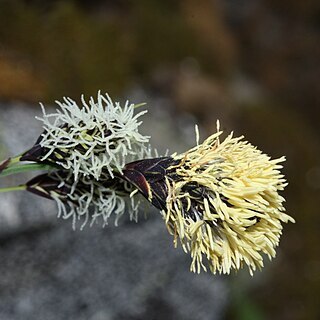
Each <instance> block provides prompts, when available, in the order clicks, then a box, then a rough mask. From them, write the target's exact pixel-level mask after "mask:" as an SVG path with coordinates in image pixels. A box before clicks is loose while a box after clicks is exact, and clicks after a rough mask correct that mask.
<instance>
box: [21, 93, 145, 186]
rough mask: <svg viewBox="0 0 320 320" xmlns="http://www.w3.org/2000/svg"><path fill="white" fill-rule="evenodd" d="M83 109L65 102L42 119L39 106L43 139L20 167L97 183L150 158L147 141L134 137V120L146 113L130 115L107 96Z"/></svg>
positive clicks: (137, 123) (130, 107)
mask: <svg viewBox="0 0 320 320" xmlns="http://www.w3.org/2000/svg"><path fill="white" fill-rule="evenodd" d="M81 102H82V105H80V106H79V105H78V104H77V103H76V102H75V101H73V100H72V99H70V98H64V100H63V102H59V101H56V103H57V104H58V105H59V107H60V108H58V109H56V112H55V113H50V114H47V113H46V111H45V108H44V106H43V105H42V104H41V107H42V111H43V117H42V118H40V117H38V118H37V119H38V120H40V121H42V123H43V130H44V131H43V133H42V134H41V136H40V137H39V139H38V140H37V142H36V144H35V145H34V146H33V148H31V149H30V150H28V151H27V152H26V153H25V154H24V155H23V156H22V157H21V160H22V161H37V162H43V163H49V164H54V165H56V166H59V167H62V168H63V169H65V170H69V171H72V173H73V176H74V179H75V181H76V180H77V179H78V176H79V175H84V176H92V177H94V178H95V179H96V180H99V179H100V176H101V173H102V172H103V171H105V170H104V169H106V170H107V172H108V175H109V176H111V177H113V176H114V172H115V171H116V172H121V170H122V168H123V167H124V165H125V163H126V162H129V161H133V160H134V159H141V158H144V157H147V156H149V155H150V149H149V147H148V146H147V143H148V141H149V136H144V135H142V134H141V133H139V131H138V128H139V126H140V124H141V123H142V121H139V117H141V116H142V115H143V114H145V113H146V112H147V111H141V112H139V113H137V114H134V111H135V105H134V104H130V103H129V102H128V101H127V102H126V104H125V105H124V106H123V107H122V106H120V104H119V103H118V102H113V101H112V100H111V98H110V97H109V96H108V95H102V94H101V93H100V92H98V97H97V100H96V101H95V100H94V99H93V97H91V99H90V100H89V102H88V103H87V102H86V101H85V99H84V97H83V96H82V97H81Z"/></svg>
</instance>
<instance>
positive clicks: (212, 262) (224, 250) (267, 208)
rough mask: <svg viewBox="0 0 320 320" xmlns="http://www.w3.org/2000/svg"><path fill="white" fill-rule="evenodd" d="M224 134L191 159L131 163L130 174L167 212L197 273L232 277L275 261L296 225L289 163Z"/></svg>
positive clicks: (201, 146)
mask: <svg viewBox="0 0 320 320" xmlns="http://www.w3.org/2000/svg"><path fill="white" fill-rule="evenodd" d="M221 134H222V131H220V130H219V127H218V132H217V133H215V134H213V135H212V136H210V137H209V138H207V139H206V140H205V141H204V142H203V143H202V144H198V145H197V146H196V147H194V148H192V149H191V150H188V151H186V152H185V153H183V154H178V155H177V154H174V155H172V156H171V157H162V158H157V159H152V160H142V161H136V162H133V163H131V164H127V166H126V167H125V169H124V176H125V177H126V179H127V180H128V181H131V182H132V183H133V184H134V185H135V186H136V187H137V188H138V189H139V191H140V192H141V193H142V194H143V195H144V196H145V197H146V198H147V199H148V200H149V201H150V202H151V203H153V204H154V205H155V206H156V207H158V208H159V209H160V210H161V211H162V214H163V218H164V221H165V223H166V226H167V228H168V231H169V233H170V234H172V235H173V236H174V244H175V245H177V244H178V242H180V243H181V245H182V248H183V250H184V251H185V252H189V253H190V254H191V258H192V262H191V268H190V269H191V271H193V272H197V273H199V272H200V270H201V269H204V270H205V271H207V268H208V267H209V269H210V270H211V271H212V272H213V273H217V272H218V273H224V274H229V273H230V271H231V270H232V269H235V270H238V269H240V268H242V267H243V266H244V265H247V266H248V268H249V271H250V273H251V274H252V273H253V271H255V270H256V269H257V268H258V269H260V268H261V267H263V254H265V255H267V256H268V257H269V258H270V259H271V258H273V257H275V255H276V251H275V248H276V247H277V246H278V244H279V239H280V235H281V233H282V223H283V222H284V223H287V222H289V221H290V222H294V219H293V218H292V217H290V216H289V215H287V214H286V213H285V212H284V211H285V209H284V207H283V202H284V198H283V197H282V196H281V195H280V194H279V191H282V190H283V189H284V187H285V186H286V184H287V183H286V180H285V178H284V176H283V175H282V174H281V172H280V169H281V168H282V165H281V163H282V162H283V161H285V158H284V157H281V158H279V159H275V160H271V159H270V157H269V156H267V155H266V154H264V153H262V152H261V151H260V150H258V149H257V148H256V147H254V146H253V145H251V144H250V143H248V142H247V141H244V140H243V137H238V138H235V137H233V134H232V133H231V134H230V135H229V136H227V138H226V139H225V140H224V141H222V142H220V136H221Z"/></svg>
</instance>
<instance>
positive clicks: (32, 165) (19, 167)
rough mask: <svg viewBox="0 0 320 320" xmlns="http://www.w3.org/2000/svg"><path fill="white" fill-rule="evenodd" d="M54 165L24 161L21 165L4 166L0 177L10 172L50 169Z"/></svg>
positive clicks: (10, 173)
mask: <svg viewBox="0 0 320 320" xmlns="http://www.w3.org/2000/svg"><path fill="white" fill-rule="evenodd" d="M54 168H55V167H53V166H50V165H48V164H42V163H25V164H21V165H13V166H11V165H10V166H9V167H8V168H5V169H4V170H3V171H2V172H1V173H0V177H5V176H10V175H12V174H16V173H21V172H28V171H36V170H52V169H54Z"/></svg>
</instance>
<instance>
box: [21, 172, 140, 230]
mask: <svg viewBox="0 0 320 320" xmlns="http://www.w3.org/2000/svg"><path fill="white" fill-rule="evenodd" d="M26 190H27V191H29V192H31V193H34V194H36V195H38V196H41V197H44V198H47V199H51V200H55V202H56V203H57V206H58V218H59V217H61V218H63V219H69V218H71V219H72V221H73V228H74V229H75V226H76V222H77V220H80V221H81V229H83V227H84V226H85V225H86V224H87V222H88V221H89V220H90V221H91V222H90V223H91V225H92V224H93V223H94V222H97V221H98V220H100V221H101V220H102V225H103V226H105V225H107V224H108V220H109V218H110V216H111V214H113V215H114V217H115V225H117V223H118V220H119V218H120V217H121V216H122V215H123V214H124V213H125V212H128V213H129V215H130V218H131V219H133V220H135V221H136V220H137V211H138V205H139V200H138V201H137V199H136V196H131V197H130V194H131V193H132V192H133V191H134V189H133V188H132V186H131V185H130V184H128V183H127V182H125V181H122V180H119V179H111V178H109V179H108V180H107V179H104V180H103V181H101V180H99V181H97V180H95V179H88V178H87V177H83V176H81V179H79V180H78V181H77V183H76V184H75V183H74V177H73V176H72V174H70V173H68V172H66V171H63V170H60V171H52V172H49V173H44V174H41V175H39V176H36V177H35V178H33V179H31V180H30V181H28V182H27V183H26ZM128 202H129V205H128Z"/></svg>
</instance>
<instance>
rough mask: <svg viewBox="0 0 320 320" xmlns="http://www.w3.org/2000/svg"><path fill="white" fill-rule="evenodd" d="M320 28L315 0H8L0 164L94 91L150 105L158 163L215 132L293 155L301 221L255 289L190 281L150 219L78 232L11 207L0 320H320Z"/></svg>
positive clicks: (38, 212) (28, 202)
mask: <svg viewBox="0 0 320 320" xmlns="http://www.w3.org/2000/svg"><path fill="white" fill-rule="evenodd" d="M319 21H320V3H319V1H317V0H305V1H300V0H290V1H289V0H282V1H276V0H238V1H233V0H211V1H209V0H198V1H196V0H180V1H178V0H177V1H170V0H161V1H157V0H138V1H132V0H131V1H124V0H118V1H109V0H106V1H102V0H100V1H98V0H91V1H89V0H87V1H86V0H81V1H80V0H79V1H76V0H74V1H54V0H47V1H41V0H29V1H28V0H24V1H22V0H8V1H5V0H0V136H1V147H0V155H1V158H5V157H7V156H9V155H12V154H11V153H14V152H15V153H17V152H21V151H23V150H24V149H25V148H26V147H28V146H31V143H33V141H34V140H35V139H36V137H37V135H38V134H39V133H40V127H39V123H37V121H36V120H34V119H33V117H34V115H39V114H40V110H39V106H38V101H42V102H44V103H46V104H47V105H52V104H53V103H54V100H56V99H58V100H59V99H60V98H61V97H63V96H65V95H66V96H70V97H72V98H73V99H75V100H77V99H79V96H80V94H82V93H84V94H85V95H86V96H88V97H89V96H90V95H93V96H94V95H96V94H97V91H98V90H99V89H101V90H102V91H103V92H108V93H109V94H110V95H111V96H112V97H114V98H115V99H119V100H120V101H124V100H125V99H127V98H128V99H130V100H132V101H133V102H141V101H144V102H147V104H148V110H149V113H148V115H147V116H146V117H145V119H146V120H145V127H144V130H145V131H146V132H147V133H149V134H151V135H152V137H153V138H152V139H153V140H152V141H153V143H154V145H155V146H156V147H158V148H159V149H160V152H165V150H166V148H169V149H170V151H172V152H173V151H183V150H184V149H185V148H186V147H189V146H191V145H192V144H193V143H194V133H193V125H194V123H198V124H199V125H200V129H201V137H202V138H204V137H205V136H206V135H208V134H210V133H212V132H213V131H214V130H215V123H216V119H220V121H221V123H222V127H223V129H225V130H226V131H227V132H228V131H231V130H234V131H235V133H236V134H237V135H240V134H244V135H245V137H246V138H247V139H248V140H249V141H251V142H252V143H253V144H255V145H257V146H258V147H259V148H260V149H262V150H264V151H265V152H267V153H268V154H270V155H271V156H272V157H279V156H281V155H286V156H287V162H286V164H285V168H284V172H285V175H286V177H287V179H288V181H289V186H288V187H287V188H286V190H285V192H284V196H285V198H286V199H287V202H286V208H287V211H288V212H289V213H290V214H291V215H292V216H293V217H294V218H295V219H296V224H290V225H286V226H285V227H284V234H283V237H282V239H281V243H280V248H279V249H278V255H277V258H276V259H275V260H274V261H273V262H272V263H268V262H266V268H265V269H264V270H263V271H262V272H258V273H257V274H255V275H254V277H253V278H251V277H250V276H248V275H247V272H246V271H241V272H239V273H238V274H233V275H231V276H228V277H226V276H224V277H223V276H212V275H203V274H201V275H200V276H197V275H193V274H190V273H189V272H188V268H189V259H188V257H187V256H186V255H184V254H183V253H180V251H181V250H180V249H174V248H172V243H171V238H170V237H169V236H168V235H167V233H166V230H165V228H164V226H163V223H162V221H161V218H160V217H159V216H158V215H157V214H156V213H154V212H151V213H150V214H148V217H147V219H144V218H142V219H141V220H142V221H141V222H139V223H138V224H135V223H132V222H130V221H126V219H124V221H123V222H122V225H121V226H120V227H119V228H115V227H114V226H112V225H110V226H108V227H107V228H105V229H101V228H100V227H99V226H95V227H92V228H87V229H85V231H82V232H80V231H75V232H73V231H71V225H70V223H69V222H68V221H60V220H56V218H55V207H54V205H53V204H52V203H51V202H47V201H46V200H44V199H38V198H36V197H33V196H31V195H27V196H26V197H24V196H21V195H20V194H19V195H18V194H6V195H3V194H2V195H1V198H0V200H1V202H0V223H1V226H0V259H1V263H0V271H1V272H0V318H1V319H9V320H10V319H96V320H98V319H132V320H133V319H136V320H137V319H189V318H190V319H319V318H320V307H319V298H320V255H319V253H320V250H319V239H320V237H319V230H320V218H319V217H320V214H319V198H320V192H319V191H320V139H319V138H320V130H319V120H320V101H319V92H320V81H319V80H320V79H319V75H320V46H319V44H320V37H319V27H320V24H319ZM13 182H15V181H14V180H10V179H9V180H5V183H13ZM148 210H149V209H148Z"/></svg>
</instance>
